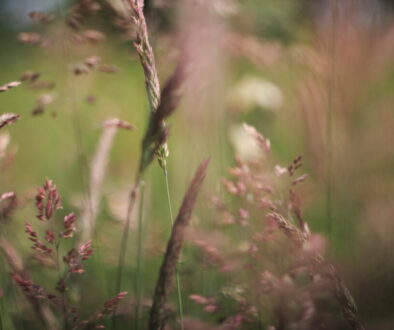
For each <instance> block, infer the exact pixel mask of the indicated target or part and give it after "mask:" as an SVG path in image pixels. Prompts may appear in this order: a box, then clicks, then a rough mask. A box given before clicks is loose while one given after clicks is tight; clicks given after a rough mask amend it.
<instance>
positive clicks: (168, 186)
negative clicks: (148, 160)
mask: <svg viewBox="0 0 394 330" xmlns="http://www.w3.org/2000/svg"><path fill="white" fill-rule="evenodd" d="M163 171H164V177H165V181H166V190H167V202H168V210H169V212H170V221H171V230H172V227H173V226H174V216H173V212H172V205H171V194H170V185H169V183H168V172H167V164H166V163H164V167H163ZM175 281H176V289H177V295H178V305H179V318H180V323H181V329H182V330H183V329H184V328H183V303H182V292H181V280H180V276H179V270H178V267H176V270H175Z"/></svg>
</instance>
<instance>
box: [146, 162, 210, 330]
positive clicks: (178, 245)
mask: <svg viewBox="0 0 394 330" xmlns="http://www.w3.org/2000/svg"><path fill="white" fill-rule="evenodd" d="M208 164H209V160H208V159H207V160H205V161H203V162H202V163H201V165H200V166H199V167H198V169H197V171H196V174H195V175H194V178H193V180H192V182H191V184H190V186H189V188H188V190H187V192H186V194H185V196H184V198H183V202H182V205H181V208H180V210H179V213H178V216H177V218H176V220H175V223H174V226H173V228H172V232H171V237H170V239H169V241H168V244H167V250H166V253H165V255H164V259H163V263H162V265H161V267H160V273H159V278H158V280H157V282H156V288H155V292H154V296H153V304H152V308H151V312H150V317H149V329H151V330H154V329H164V324H165V313H164V307H165V304H166V302H167V298H168V294H169V292H170V289H171V286H172V284H173V282H174V275H175V272H176V266H177V263H178V260H179V255H180V252H181V249H182V244H183V241H184V238H185V232H186V228H187V227H188V225H189V222H190V219H191V215H192V211H193V208H194V205H195V203H196V199H197V194H198V192H199V190H200V188H201V185H202V183H203V181H204V178H205V174H206V171H207V167H208Z"/></svg>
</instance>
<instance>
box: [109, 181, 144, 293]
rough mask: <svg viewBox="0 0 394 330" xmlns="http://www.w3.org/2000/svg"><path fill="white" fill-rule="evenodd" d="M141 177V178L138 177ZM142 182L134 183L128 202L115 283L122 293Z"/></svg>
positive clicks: (117, 290) (117, 289)
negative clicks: (133, 218)
mask: <svg viewBox="0 0 394 330" xmlns="http://www.w3.org/2000/svg"><path fill="white" fill-rule="evenodd" d="M138 177H139V176H138ZM141 182H142V181H141V180H140V179H139V178H137V180H136V181H135V183H134V186H133V188H132V189H131V191H130V195H129V202H128V207H127V215H126V221H125V225H124V228H123V236H122V240H121V244H120V253H119V261H118V268H117V269H118V272H117V276H116V282H115V290H116V292H119V291H120V288H121V286H122V280H123V268H124V263H125V258H126V250H127V243H128V238H129V229H130V222H131V213H132V211H133V208H134V204H135V200H136V197H137V193H138V190H139V188H140V186H141Z"/></svg>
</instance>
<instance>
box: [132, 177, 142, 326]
mask: <svg viewBox="0 0 394 330" xmlns="http://www.w3.org/2000/svg"><path fill="white" fill-rule="evenodd" d="M140 196H141V197H140V205H139V212H138V213H139V214H138V229H137V231H138V237H137V275H136V280H135V287H134V290H135V296H136V304H135V317H134V320H135V329H136V330H138V329H139V328H140V309H141V297H142V292H143V280H142V270H143V269H142V267H143V265H142V250H143V246H142V244H143V237H142V236H143V223H142V222H143V210H144V207H143V204H144V185H143V183H142V184H141V195H140Z"/></svg>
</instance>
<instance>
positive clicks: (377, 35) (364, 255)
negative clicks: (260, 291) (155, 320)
mask: <svg viewBox="0 0 394 330" xmlns="http://www.w3.org/2000/svg"><path fill="white" fill-rule="evenodd" d="M76 4H77V2H73V1H65V0H57V1H50V0H34V1H33V0H21V1H13V0H8V1H7V0H2V1H1V2H0V19H1V21H0V40H1V42H0V44H1V45H2V46H1V52H0V85H2V84H3V83H6V82H9V81H14V80H22V85H21V86H19V87H18V88H15V89H13V90H12V91H9V92H7V93H2V94H1V95H0V109H1V112H2V113H6V112H13V113H17V114H20V115H21V116H22V118H21V120H19V121H18V123H16V124H15V125H12V126H8V127H5V128H3V129H2V130H1V132H0V161H1V175H0V186H1V193H3V192H6V191H15V192H16V194H17V196H18V200H19V206H20V207H19V208H18V209H17V211H16V212H15V214H14V215H13V220H12V221H10V222H9V223H7V224H5V223H3V224H1V226H0V229H1V231H2V235H5V236H6V237H8V238H9V240H10V241H12V242H13V243H14V245H15V248H16V249H17V250H18V251H20V253H21V254H23V255H25V256H26V258H25V259H26V260H25V263H26V264H28V265H29V267H30V268H31V269H38V268H39V266H38V265H37V261H35V260H34V259H32V258H31V257H30V256H28V254H29V252H28V251H29V241H28V240H27V238H26V235H25V233H24V229H23V226H24V223H25V221H30V222H34V221H35V220H34V215H35V212H36V211H35V210H34V194H35V190H36V187H38V186H40V185H42V184H43V182H44V180H45V179H46V178H50V179H52V180H53V181H54V182H55V183H56V185H57V187H58V188H59V191H60V193H61V195H62V199H63V206H64V209H65V212H67V213H68V212H71V211H75V212H76V213H78V214H83V209H84V203H85V202H84V200H85V197H84V196H85V193H86V189H88V188H87V187H88V186H89V182H88V180H89V171H90V170H91V169H92V167H93V163H92V162H93V159H96V158H94V157H95V152H96V149H97V147H98V145H99V141H100V139H101V138H102V134H103V131H105V129H103V127H102V122H103V121H105V120H107V119H109V118H113V117H117V118H120V119H122V120H125V121H127V122H129V123H131V124H132V125H133V126H135V129H134V130H131V131H128V130H122V129H119V130H118V131H117V133H116V135H115V136H114V139H113V140H111V142H110V144H111V146H110V150H109V154H108V159H107V162H108V165H107V169H106V171H105V175H104V178H103V183H102V187H101V188H100V197H99V200H100V204H99V208H98V210H99V211H98V214H97V230H96V235H97V236H96V238H95V239H96V242H97V243H96V244H97V245H99V246H98V249H99V251H100V260H98V259H94V260H93V261H92V262H91V263H90V264H89V266H88V268H89V270H90V271H91V275H90V276H89V275H86V276H85V277H84V278H83V280H82V281H83V283H84V285H82V287H85V288H86V289H84V290H86V292H91V290H95V293H96V295H95V296H94V297H92V296H89V295H84V294H83V293H82V294H81V297H82V301H84V302H86V303H87V305H89V304H94V302H95V301H96V299H97V300H98V298H100V299H101V300H105V299H106V298H107V297H108V295H109V294H108V292H113V290H114V282H113V278H114V276H115V272H116V262H117V253H118V249H119V239H120V236H121V228H122V225H123V222H124V216H125V213H126V211H125V209H126V207H127V194H128V191H129V189H130V187H131V185H132V183H133V180H134V173H135V171H136V168H137V166H138V161H139V156H140V152H141V151H140V143H141V139H142V137H143V134H144V130H145V127H146V123H147V119H148V103H147V100H146V92H145V85H144V75H143V70H142V68H141V65H140V63H139V60H138V56H137V54H136V52H135V50H134V49H133V46H132V39H133V28H132V27H131V28H129V27H128V26H127V24H126V23H125V21H126V22H127V17H128V16H127V14H126V13H125V10H124V7H123V5H122V1H116V0H108V1H107V2H105V1H101V2H99V6H100V9H99V10H97V11H96V10H93V11H92V12H90V13H89V14H87V15H86V17H84V19H83V22H82V23H80V24H82V25H83V27H82V28H80V29H76V30H75V29H73V27H72V26H71V27H70V22H69V21H67V17H69V15H70V12H72V8H73V6H75V5H76ZM393 9H394V3H393V2H392V1H390V0H385V1H384V0H381V1H379V0H338V1H335V0H331V1H330V0H313V1H312V0H298V1H295V0H264V1H262V0H243V1H237V0H211V1H204V0H189V1H183V2H181V3H179V2H177V1H173V0H150V1H146V5H145V9H144V10H145V13H146V17H147V22H148V26H149V32H150V36H151V42H152V46H153V48H154V51H155V55H156V62H157V69H158V73H159V77H160V81H161V83H162V84H164V82H165V80H166V78H167V77H168V76H169V75H170V74H171V72H172V69H173V68H174V66H175V65H176V59H177V56H178V53H179V49H180V47H181V45H184V44H186V45H188V47H190V48H191V50H192V53H193V67H194V70H193V72H192V74H191V76H190V77H188V80H187V83H186V86H185V89H184V95H183V98H182V102H181V105H180V107H179V109H178V110H177V111H176V113H175V114H174V115H173V116H172V117H171V118H170V120H169V121H168V124H169V126H170V137H169V150H170V155H169V158H168V172H169V181H170V190H171V195H172V199H173V207H174V209H175V210H177V209H178V207H179V205H180V203H181V200H182V196H183V194H184V191H185V189H186V187H187V184H188V182H189V180H190V178H191V176H192V174H193V172H194V170H195V168H196V167H197V165H198V164H199V163H200V161H201V160H202V159H203V158H205V157H211V166H210V171H209V174H208V179H207V182H206V183H205V186H204V190H203V193H202V195H201V198H200V202H199V208H198V209H197V211H196V214H197V215H196V216H195V219H194V220H193V221H194V222H193V226H196V227H199V226H201V227H202V228H206V229H208V230H209V228H210V226H211V222H212V215H211V213H210V212H211V211H212V210H211V203H210V198H211V197H212V196H214V195H222V194H223V193H224V192H223V187H222V185H221V178H222V177H226V176H227V175H228V174H227V173H228V169H229V168H230V167H232V166H234V164H235V157H234V155H236V156H237V157H239V158H240V159H244V160H248V159H251V158H253V157H254V152H255V149H254V148H255V146H254V144H253V143H252V142H251V141H250V137H249V136H248V135H247V134H246V133H245V131H244V130H243V128H242V123H248V124H250V125H253V126H255V127H256V128H257V129H258V130H259V131H260V132H261V133H262V134H263V135H264V136H265V137H267V138H269V139H270V141H271V147H272V153H273V157H274V159H275V162H276V164H280V165H283V166H287V165H288V164H290V163H291V161H292V160H293V159H294V158H295V157H296V156H298V155H302V156H303V163H304V167H303V171H304V172H306V173H308V174H309V178H308V180H307V182H305V183H304V184H303V186H302V188H301V192H300V196H301V200H302V207H303V210H304V214H305V219H306V220H307V222H308V223H309V225H310V228H311V230H312V231H313V232H317V233H320V234H323V235H324V236H325V237H326V240H327V252H326V253H327V255H328V258H329V259H330V260H332V261H333V262H334V264H335V265H336V266H337V267H338V269H339V271H340V273H341V274H342V276H343V277H344V278H345V280H346V282H347V284H348V286H349V288H350V290H351V292H352V293H353V295H354V298H355V300H356V301H357V303H358V306H359V310H360V312H359V313H360V318H361V319H362V320H363V321H364V322H365V324H366V325H367V328H368V329H392V328H393V327H394V314H393V309H392V306H393V304H394V296H393V294H392V293H393V292H394V278H393V276H392V274H393V272H394V259H393V255H392V251H393V247H394V221H393V217H394V200H393V192H394V180H393V175H394V148H393V146H392V144H391V143H392V142H393V141H394V112H393V111H394V109H393V108H394V20H393V13H394V12H393ZM32 11H38V12H46V13H49V14H50V15H51V17H50V19H48V18H47V20H48V21H50V22H45V18H41V19H38V22H37V19H32V18H31V17H29V13H31V12H32ZM52 18H53V20H52ZM43 21H44V22H43ZM92 56H95V57H96V60H94V58H93V59H92ZM97 57H99V58H100V60H97ZM87 59H90V61H93V62H94V61H97V63H99V64H97V63H96V62H94V64H93V65H92V66H89V63H91V62H89V61H88V62H87ZM87 63H88V64H87ZM92 67H94V68H93V69H92ZM34 73H39V77H38V78H37V77H36V78H34V77H33V78H32V75H33V74H34ZM96 160H97V159H96ZM145 181H146V195H145V200H144V205H145V207H144V210H145V212H144V221H145V226H144V231H145V235H146V238H145V244H144V257H145V258H146V263H145V266H144V292H145V295H146V297H147V299H148V298H150V297H151V296H152V290H153V287H154V283H155V280H156V277H157V271H158V267H159V265H160V262H161V256H162V252H163V249H164V248H165V243H166V238H167V237H168V235H169V232H170V226H169V223H168V206H167V203H166V199H165V197H164V196H165V194H166V192H165V189H166V188H165V182H164V178H163V176H162V173H161V170H160V167H159V166H158V165H157V164H156V163H154V164H153V165H152V166H151V167H150V168H149V170H148V172H147V173H146V175H145ZM133 221H134V223H133V225H132V232H131V240H130V242H131V243H130V244H129V249H128V260H133V258H135V253H136V251H135V245H134V240H135V235H134V234H135V232H134V231H133V228H134V229H135V219H134V220H133ZM197 259H198V258H197ZM194 262H195V259H194V252H193V250H192V248H191V247H188V246H186V248H185V255H184V263H185V266H184V267H185V275H184V283H185V285H184V290H185V291H184V292H185V293H184V295H185V297H186V296H187V295H188V294H192V293H195V292H200V293H201V294H205V295H207V296H209V295H212V294H214V292H215V291H216V289H217V286H218V284H219V283H220V278H218V277H216V276H215V275H214V273H212V272H211V271H204V272H198V269H199V266H198V265H196V264H193V263H194ZM3 265H4V267H3ZM1 268H3V270H1V278H0V284H1V287H2V288H3V291H4V292H3V295H4V297H5V298H7V297H11V296H12V295H14V294H15V293H13V290H14V289H13V287H12V284H11V282H10V280H9V279H8V277H7V275H6V274H7V269H6V266H5V264H3V263H2V266H1ZM37 274H40V270H39V269H38V270H37ZM133 274H134V268H133V266H132V262H130V265H129V266H128V267H127V269H126V275H125V278H130V277H132V276H133ZM39 276H44V275H37V277H38V278H39ZM45 276H46V275H45ZM126 286H127V285H126ZM129 286H130V287H131V286H132V285H131V284H130V285H129ZM130 287H129V288H128V287H126V288H125V290H131V289H130ZM94 288H100V289H94ZM89 290H90V291H89ZM101 300H100V301H101ZM81 304H82V303H81ZM2 308H5V309H8V312H9V317H8V319H7V320H6V321H5V322H6V323H5V324H8V325H9V326H10V329H12V327H11V325H10V324H11V323H12V322H11V319H13V318H14V319H18V318H19V319H20V320H19V322H21V323H20V324H24V323H23V322H28V321H26V320H23V318H24V317H23V316H22V315H19V316H16V315H17V311H16V309H15V308H16V307H15V306H13V305H12V304H10V305H7V304H5V305H3V307H2ZM185 311H186V313H187V314H191V315H200V314H201V312H199V311H198V308H197V307H196V306H195V304H194V303H193V302H190V301H187V300H186V301H185ZM26 318H28V317H26ZM26 324H27V323H26ZM25 326H26V325H25ZM17 328H18V329H19V327H17ZM6 329H8V328H7V327H6ZM344 329H345V328H344Z"/></svg>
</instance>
